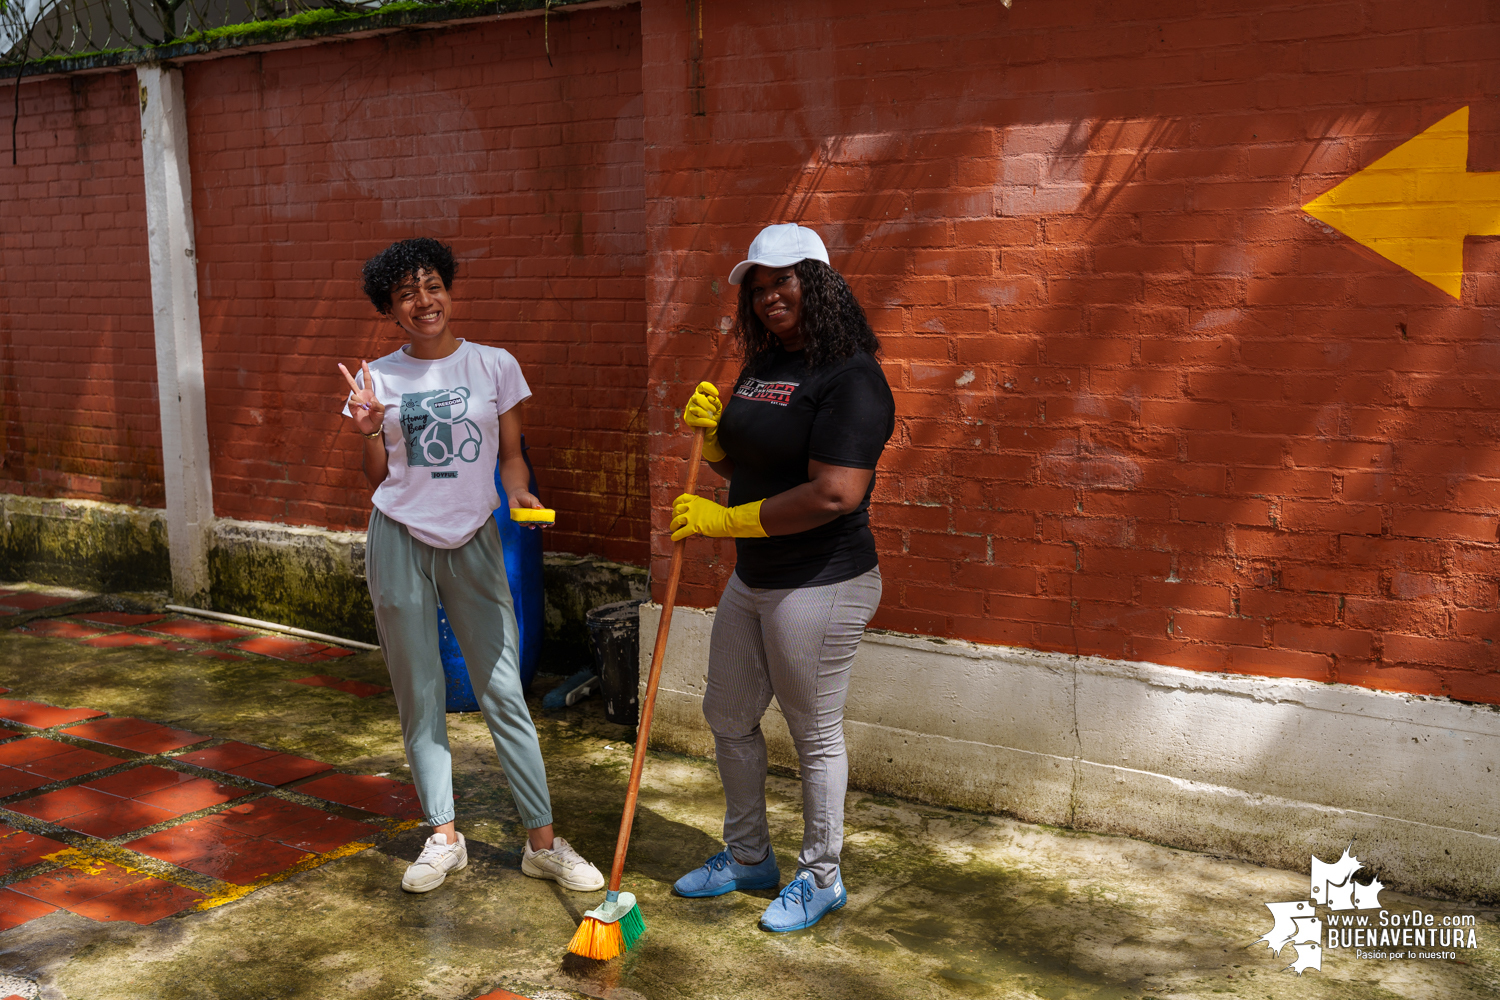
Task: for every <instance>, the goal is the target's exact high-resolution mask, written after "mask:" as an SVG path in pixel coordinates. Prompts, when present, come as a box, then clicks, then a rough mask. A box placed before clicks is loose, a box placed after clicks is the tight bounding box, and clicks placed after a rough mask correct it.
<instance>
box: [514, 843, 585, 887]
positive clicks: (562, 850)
mask: <svg viewBox="0 0 1500 1000" xmlns="http://www.w3.org/2000/svg"><path fill="white" fill-rule="evenodd" d="M521 871H523V872H525V873H526V874H527V875H530V876H531V877H532V878H550V879H552V880H553V881H554V882H556V883H557V884H558V885H560V886H562V887H563V888H565V889H576V890H578V891H579V892H592V891H593V890H595V889H603V888H604V876H603V875H600V874H599V869H597V868H595V867H594V866H593V865H591V864H589V863H588V862H587V861H585V860H583V858H581V857H579V855H578V852H577V851H575V850H573V848H572V847H570V846H569V845H568V842H567V841H566V840H563V839H562V838H561V837H553V838H552V847H551V849H550V850H545V849H544V850H540V851H533V850H532V849H531V842H530V841H527V842H526V850H525V852H524V853H522V855H521Z"/></svg>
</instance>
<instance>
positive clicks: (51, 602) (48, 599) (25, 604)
mask: <svg viewBox="0 0 1500 1000" xmlns="http://www.w3.org/2000/svg"><path fill="white" fill-rule="evenodd" d="M76 600H78V598H76V597H59V596H57V595H56V594H30V593H22V592H20V591H17V592H14V593H10V594H6V595H5V596H3V597H0V604H3V605H5V606H6V607H7V608H20V609H21V610H22V611H39V610H41V609H42V608H55V607H57V606H58V605H59V604H72V603H73V602H74V601H76Z"/></svg>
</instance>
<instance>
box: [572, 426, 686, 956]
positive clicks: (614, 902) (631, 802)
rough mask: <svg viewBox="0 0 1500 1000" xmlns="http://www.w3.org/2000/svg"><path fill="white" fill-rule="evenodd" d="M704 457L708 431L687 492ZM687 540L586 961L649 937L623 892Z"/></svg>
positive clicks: (673, 578)
mask: <svg viewBox="0 0 1500 1000" xmlns="http://www.w3.org/2000/svg"><path fill="white" fill-rule="evenodd" d="M702 457H703V428H701V427H699V428H698V429H697V430H695V431H694V432H693V449H692V451H691V452H690V453H689V455H688V476H687V488H686V489H685V490H684V491H683V492H685V493H692V492H693V491H694V490H696V489H697V488H698V462H699V460H700V459H701V458H702ZM686 544H687V539H683V540H682V541H680V542H673V543H672V569H671V572H670V573H669V574H668V575H667V593H666V597H665V598H664V599H663V600H662V602H661V623H660V624H659V625H657V627H656V648H655V649H654V650H653V651H652V653H651V672H650V673H649V674H647V675H646V700H645V701H644V702H643V703H642V704H641V720H640V723H639V724H638V725H637V727H636V735H635V759H634V760H633V761H631V764H630V784H628V785H627V786H626V787H625V813H624V815H622V816H621V817H620V837H619V839H618V840H616V841H615V863H614V866H613V867H612V868H610V871H609V891H608V892H607V893H605V896H604V905H603V906H600V907H599V908H598V909H594V910H589V911H588V912H587V913H585V914H584V915H583V923H581V924H579V925H578V932H577V933H575V934H574V935H573V940H572V941H570V942H568V951H570V952H572V953H573V954H575V955H582V956H583V957H585V958H594V959H599V960H600V961H608V960H609V959H611V958H614V957H615V956H616V955H619V954H621V953H622V952H624V951H626V950H627V949H629V948H631V947H632V946H633V945H634V944H635V942H636V940H637V939H638V938H639V937H640V936H641V935H642V934H644V933H646V921H645V918H643V917H642V916H641V908H640V907H639V906H638V905H636V901H635V896H634V894H632V893H628V892H621V891H620V878H621V876H623V875H624V874H625V851H626V849H627V848H629V846H630V827H631V824H633V823H634V822H635V800H636V795H637V794H638V793H639V792H640V790H641V769H642V768H643V767H645V765H646V742H647V739H646V738H647V736H648V735H650V733H651V713H652V711H653V710H654V709H655V707H656V685H657V682H658V681H660V680H661V662H662V659H663V658H664V657H665V656H666V652H667V630H668V629H669V628H670V627H671V625H672V608H673V606H674V605H675V604H676V603H677V584H678V582H679V581H680V580H681V579H682V550H683V546H685V545H686Z"/></svg>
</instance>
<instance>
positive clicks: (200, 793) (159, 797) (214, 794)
mask: <svg viewBox="0 0 1500 1000" xmlns="http://www.w3.org/2000/svg"><path fill="white" fill-rule="evenodd" d="M249 794H250V793H249V792H247V791H245V790H244V789H243V788H235V787H234V786H233V785H221V784H219V783H218V782H216V781H210V780H209V779H208V778H194V779H193V780H192V781H184V782H183V783H182V784H180V785H173V786H171V787H170V788H163V789H161V790H160V791H156V792H148V793H146V794H145V795H140V796H137V797H136V801H137V802H144V803H146V804H147V805H151V806H157V807H159V808H162V809H169V810H171V811H172V814H173V815H175V816H181V815H183V814H184V813H190V812H197V811H198V810H199V809H207V808H208V807H209V806H216V805H218V804H219V803H221V802H228V801H229V800H230V799H237V798H239V797H240V796H241V795H249Z"/></svg>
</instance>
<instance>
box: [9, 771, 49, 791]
mask: <svg viewBox="0 0 1500 1000" xmlns="http://www.w3.org/2000/svg"><path fill="white" fill-rule="evenodd" d="M47 783H48V782H47V779H46V778H44V777H42V776H41V775H40V774H32V773H31V772H30V771H17V770H16V769H15V768H13V767H0V798H4V797H5V796H7V795H14V794H16V793H17V792H29V791H31V790H32V789H33V788H41V787H42V786H43V785H45V784H47Z"/></svg>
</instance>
